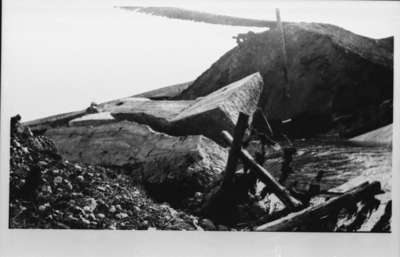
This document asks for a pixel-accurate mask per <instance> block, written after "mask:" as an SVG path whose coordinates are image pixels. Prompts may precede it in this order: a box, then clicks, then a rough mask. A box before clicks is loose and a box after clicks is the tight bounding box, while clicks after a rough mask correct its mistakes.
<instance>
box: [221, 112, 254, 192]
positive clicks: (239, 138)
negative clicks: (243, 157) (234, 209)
mask: <svg viewBox="0 0 400 257" xmlns="http://www.w3.org/2000/svg"><path fill="white" fill-rule="evenodd" d="M248 125H249V116H248V115H246V114H244V113H239V118H238V121H237V123H236V127H235V130H234V137H233V142H232V143H231V149H230V150H229V156H228V161H227V163H226V168H225V174H224V180H223V182H222V186H221V190H224V189H225V188H226V187H228V186H229V185H231V183H232V178H233V174H235V171H236V167H237V163H238V160H239V157H240V150H241V149H242V142H243V136H244V133H245V132H246V129H247V127H248Z"/></svg>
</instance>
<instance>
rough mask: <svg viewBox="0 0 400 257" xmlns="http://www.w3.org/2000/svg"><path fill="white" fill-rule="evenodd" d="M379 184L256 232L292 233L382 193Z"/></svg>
mask: <svg viewBox="0 0 400 257" xmlns="http://www.w3.org/2000/svg"><path fill="white" fill-rule="evenodd" d="M381 192H382V191H381V185H380V183H379V182H373V183H369V182H365V183H363V184H361V185H359V186H357V187H354V188H353V189H351V190H349V191H347V192H345V193H344V194H343V195H341V196H338V197H334V198H332V199H330V200H328V201H326V202H323V203H321V204H319V205H315V206H311V207H309V208H306V209H303V210H301V211H298V212H293V213H291V214H289V215H287V216H285V217H283V218H281V219H277V220H274V221H272V222H269V223H267V224H264V225H261V226H259V227H257V228H256V229H255V230H256V231H292V230H293V229H294V228H295V227H298V226H300V225H303V224H307V223H309V222H312V221H314V220H318V219H319V218H321V217H323V216H325V215H328V214H329V213H332V212H335V211H338V210H340V209H341V208H343V207H345V206H346V205H347V204H349V203H356V202H358V201H360V200H362V199H363V198H364V197H368V196H371V195H376V194H379V193H381Z"/></svg>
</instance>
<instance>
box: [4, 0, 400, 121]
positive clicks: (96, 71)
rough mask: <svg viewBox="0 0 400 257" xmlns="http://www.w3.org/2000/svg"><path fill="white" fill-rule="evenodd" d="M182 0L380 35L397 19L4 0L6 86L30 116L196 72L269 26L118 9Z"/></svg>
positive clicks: (326, 11) (312, 9)
mask: <svg viewBox="0 0 400 257" xmlns="http://www.w3.org/2000/svg"><path fill="white" fill-rule="evenodd" d="M119 5H132V6H135V5H136V6H137V5H139V6H158V5H162V6H176V7H182V8H186V9H192V10H199V11H206V12H212V13H216V14H226V15H232V16H238V17H248V18H257V19H265V20H274V18H275V11H274V8H276V7H279V8H280V10H281V17H282V19H283V20H285V21H307V22H324V23H331V24H335V25H338V26H342V27H344V28H345V29H348V30H350V31H353V32H355V33H358V34H361V35H365V36H369V37H372V38H381V37H387V36H391V35H394V33H395V31H396V28H397V31H398V28H399V25H400V16H399V15H398V13H400V12H399V10H400V8H399V7H400V5H399V3H397V2H349V1H341V2H316V1H309V2H297V1H296V2H293V1H291V2H281V1H280V2H279V3H278V2H265V1H246V2H244V1H218V2H215V1H213V2H211V1H185V2H183V1H180V2H178V1H162V2H161V1H158V2H157V1H128V0H118V1H116V0H115V1H101V0H83V1H74V0H70V1H64V0H52V1H50V0H40V1H39V0H5V1H3V35H4V36H3V41H2V47H3V49H2V50H3V51H2V52H3V53H4V54H2V69H3V70H2V90H3V91H2V95H3V101H5V105H6V107H7V108H6V109H7V114H9V115H15V114H17V113H19V114H21V115H22V118H23V120H24V121H26V120H31V119H35V118H40V117H44V116H48V115H52V114H58V113H62V112H68V111H74V110H80V109H83V108H86V107H87V106H89V105H90V103H91V102H97V103H100V102H103V101H108V100H112V99H116V98H121V97H126V96H130V95H134V94H138V93H141V92H145V91H148V90H152V89H156V88H159V87H163V86H168V85H172V84H176V83H181V82H186V81H191V80H194V79H195V78H196V77H197V76H199V75H200V74H201V73H202V72H203V71H205V70H206V69H207V68H208V67H210V66H211V64H212V63H213V62H215V61H216V60H217V59H218V58H219V57H220V56H222V55H223V54H224V53H225V52H226V51H228V50H229V49H231V48H233V47H234V46H235V40H234V39H232V36H234V35H236V34H238V33H244V32H247V31H249V30H252V31H255V32H259V31H263V28H249V27H232V26H222V25H211V24H205V23H195V22H189V21H181V20H172V19H167V18H162V17H154V16H149V15H144V14H137V13H134V12H129V11H126V10H121V9H118V8H114V6H119Z"/></svg>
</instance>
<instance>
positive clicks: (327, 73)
mask: <svg viewBox="0 0 400 257" xmlns="http://www.w3.org/2000/svg"><path fill="white" fill-rule="evenodd" d="M243 38H244V40H243V42H241V43H239V45H238V46H236V47H235V48H233V49H232V50H230V51H229V52H227V53H226V54H225V55H223V56H222V57H221V58H220V59H219V60H218V61H217V62H216V63H214V64H213V65H212V66H211V67H210V68H209V69H208V70H207V71H205V72H204V73H203V74H202V75H201V76H199V77H198V78H197V79H196V80H195V81H194V82H193V84H192V85H191V86H189V87H188V88H187V89H186V90H184V91H183V92H182V94H181V95H180V96H178V97H177V98H178V99H194V98H196V97H199V96H204V95H207V94H209V93H211V92H213V91H215V90H217V89H219V88H221V87H223V86H224V85H226V84H229V83H231V82H233V81H236V80H238V79H240V78H242V77H245V76H247V75H249V74H251V73H254V72H257V71H258V72H260V73H261V75H262V77H263V80H264V91H263V95H262V97H261V105H262V107H263V108H264V111H265V112H266V113H267V114H268V116H269V117H270V118H272V119H276V120H284V119H288V118H293V119H296V118H298V119H303V120H304V122H307V123H308V124H312V122H313V121H320V123H321V121H329V120H330V118H331V116H339V115H344V114H351V113H354V111H355V110H358V109H360V108H361V109H362V108H366V107H367V106H370V105H374V106H377V105H379V104H380V103H381V102H383V101H384V100H386V99H391V98H393V38H386V39H381V40H374V39H369V38H366V37H362V36H359V35H356V34H353V33H351V32H349V31H346V30H344V29H342V28H339V27H337V26H333V25H327V24H318V23H286V24H285V39H286V51H287V59H288V60H287V70H288V83H286V81H285V76H284V72H283V57H282V54H281V53H282V50H281V47H282V45H281V37H280V33H279V30H278V29H276V28H272V29H271V30H269V31H266V32H263V33H259V34H254V33H249V34H248V35H247V37H246V36H245V37H243ZM286 87H287V88H288V92H286V91H285V88H286ZM286 94H289V95H290V96H289V97H287V96H286ZM317 124H318V123H317ZM326 124H327V123H326ZM298 125H299V124H298ZM300 125H301V124H300ZM308 127H309V126H308Z"/></svg>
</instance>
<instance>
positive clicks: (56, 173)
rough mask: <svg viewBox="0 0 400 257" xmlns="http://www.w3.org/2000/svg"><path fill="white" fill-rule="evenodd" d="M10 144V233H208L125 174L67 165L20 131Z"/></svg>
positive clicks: (48, 143)
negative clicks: (32, 230) (19, 230)
mask: <svg viewBox="0 0 400 257" xmlns="http://www.w3.org/2000/svg"><path fill="white" fill-rule="evenodd" d="M10 143H11V145H10V147H11V148H10V150H11V158H10V203H9V213H10V219H9V227H10V228H47V229H49V228H52V229H139V230H148V229H152V228H153V229H154V228H155V229H159V230H203V229H202V228H201V227H199V226H195V225H194V224H197V223H198V218H197V217H195V216H193V215H189V214H186V213H184V212H183V211H179V210H174V209H173V208H172V207H170V206H169V205H168V204H166V203H164V204H159V203H155V202H154V201H153V200H151V199H150V198H149V197H148V196H147V194H146V193H145V191H144V190H143V189H142V188H141V187H140V186H139V185H138V186H137V185H135V184H134V183H133V182H134V181H133V180H132V178H131V176H129V175H127V174H125V173H124V172H123V171H122V170H121V171H118V170H116V169H110V168H105V167H101V166H96V165H87V164H83V163H74V162H70V161H66V160H61V157H60V156H59V155H58V153H57V152H56V149H55V147H54V145H53V144H52V143H51V141H50V140H48V139H47V138H46V137H43V136H38V137H36V136H33V135H28V134H26V133H24V132H21V131H19V132H16V133H13V134H12V136H11V142H10ZM24 149H26V150H24ZM39 160H40V161H39ZM113 209H114V211H113Z"/></svg>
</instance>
